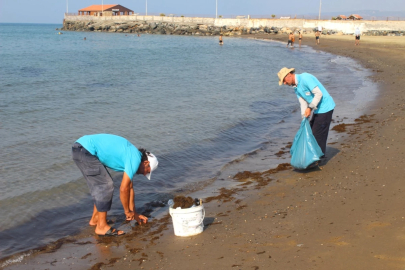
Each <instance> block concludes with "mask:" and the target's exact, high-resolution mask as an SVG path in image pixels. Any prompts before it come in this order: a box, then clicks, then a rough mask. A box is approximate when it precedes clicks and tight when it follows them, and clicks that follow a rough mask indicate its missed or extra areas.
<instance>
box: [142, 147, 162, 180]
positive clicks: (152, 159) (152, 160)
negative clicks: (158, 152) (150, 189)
mask: <svg viewBox="0 0 405 270" xmlns="http://www.w3.org/2000/svg"><path fill="white" fill-rule="evenodd" d="M146 155H147V156H148V161H149V166H150V173H148V174H147V175H145V176H146V178H148V180H150V175H151V174H152V172H153V171H154V170H156V168H157V167H158V164H159V162H158V160H157V158H156V157H155V155H154V154H152V153H150V152H146Z"/></svg>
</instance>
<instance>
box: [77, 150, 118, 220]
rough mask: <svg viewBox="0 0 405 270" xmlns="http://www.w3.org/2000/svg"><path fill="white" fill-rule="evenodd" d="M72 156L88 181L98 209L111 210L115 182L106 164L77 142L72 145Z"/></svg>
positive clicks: (102, 210)
mask: <svg viewBox="0 0 405 270" xmlns="http://www.w3.org/2000/svg"><path fill="white" fill-rule="evenodd" d="M72 158H73V161H74V162H75V163H76V165H77V167H79V169H80V171H81V172H82V174H83V176H84V178H85V179H86V181H87V185H88V187H89V189H90V194H91V196H92V197H93V200H94V204H95V205H96V208H97V211H99V212H107V211H109V210H110V209H111V203H112V197H113V191H114V184H113V181H112V178H111V176H110V174H109V172H108V171H107V169H106V168H105V166H104V165H103V164H102V163H101V162H100V160H99V159H98V158H97V157H96V156H93V155H92V154H90V152H89V151H87V150H86V149H85V148H84V147H83V146H82V145H81V144H80V143H77V142H76V143H74V144H73V146H72Z"/></svg>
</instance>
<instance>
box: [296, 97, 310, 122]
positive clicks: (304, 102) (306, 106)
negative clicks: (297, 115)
mask: <svg viewBox="0 0 405 270" xmlns="http://www.w3.org/2000/svg"><path fill="white" fill-rule="evenodd" d="M298 101H299V102H300V106H301V116H302V117H303V118H304V117H308V116H305V111H306V110H307V109H308V103H307V102H306V101H305V99H303V98H302V97H299V98H298Z"/></svg>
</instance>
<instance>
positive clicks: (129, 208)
mask: <svg viewBox="0 0 405 270" xmlns="http://www.w3.org/2000/svg"><path fill="white" fill-rule="evenodd" d="M72 157H73V160H74V162H75V163H76V165H77V167H79V169H80V171H81V172H82V174H83V176H84V178H85V179H86V182H87V185H88V187H89V189H90V193H91V196H92V197H93V201H94V208H93V215H92V217H91V219H90V222H89V224H90V225H96V229H95V232H96V234H97V235H99V236H117V235H123V234H125V233H124V232H123V231H118V230H117V229H115V228H113V227H110V226H109V225H108V224H107V211H109V210H110V209H111V203H112V197H113V191H114V185H113V179H112V177H111V176H110V174H109V172H108V171H107V169H106V167H108V168H110V169H112V170H114V171H118V172H124V174H123V176H122V181H121V186H120V199H121V203H122V206H123V208H124V211H125V215H126V218H127V220H134V219H135V220H136V221H137V222H138V223H139V224H141V223H146V222H147V221H148V218H147V217H145V216H143V215H139V214H138V213H137V212H136V209H135V193H134V189H133V184H132V180H133V177H134V175H135V174H143V175H144V176H146V178H148V180H150V176H151V173H152V171H154V170H155V169H156V168H157V166H158V160H157V158H156V157H155V156H154V155H153V154H152V153H150V152H147V151H146V150H144V149H139V150H138V149H137V148H136V147H135V146H134V145H132V144H131V143H130V142H129V141H128V140H126V139H124V138H122V137H120V136H117V135H111V134H95V135H86V136H83V137H81V138H80V139H78V140H77V141H76V142H75V143H74V144H73V146H72Z"/></svg>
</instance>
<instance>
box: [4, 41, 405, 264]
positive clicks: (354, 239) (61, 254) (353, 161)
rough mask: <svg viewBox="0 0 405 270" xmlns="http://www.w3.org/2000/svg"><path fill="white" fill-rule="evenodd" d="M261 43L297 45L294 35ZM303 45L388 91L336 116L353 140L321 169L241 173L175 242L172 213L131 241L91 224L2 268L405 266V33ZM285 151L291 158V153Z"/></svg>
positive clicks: (345, 139) (281, 168) (134, 233)
mask: <svg viewBox="0 0 405 270" xmlns="http://www.w3.org/2000/svg"><path fill="white" fill-rule="evenodd" d="M248 37H249V38H251V37H252V36H251V35H249V36H248ZM254 38H258V39H273V40H277V41H283V42H286V43H287V35H256V36H254ZM297 40H298V38H297V37H296V41H297ZM302 44H303V45H308V46H312V47H313V48H314V49H316V50H320V51H325V52H329V53H332V54H335V55H341V56H345V57H350V58H353V59H355V60H357V61H358V62H359V63H361V65H362V66H364V67H366V68H368V69H370V70H371V71H373V75H372V78H371V79H372V80H373V82H375V83H376V84H378V85H379V89H380V95H379V97H378V98H377V100H376V102H375V103H374V104H373V106H370V108H369V109H368V110H367V113H366V114H365V115H363V116H361V117H359V118H357V119H356V121H355V122H354V123H345V122H344V121H343V122H340V120H339V119H336V118H335V119H334V120H335V122H334V123H332V128H334V130H335V131H336V132H341V133H340V134H341V136H342V137H343V139H342V140H341V141H340V142H339V143H336V144H333V145H328V146H329V147H330V148H332V149H333V151H331V152H330V154H328V153H327V157H328V160H327V161H326V162H325V163H323V164H321V166H320V167H319V168H316V169H313V170H310V171H306V172H297V171H293V170H292V168H291V167H289V166H288V165H281V166H279V168H278V169H272V168H269V171H265V172H249V169H248V168H246V171H245V172H241V173H239V174H237V175H236V176H234V178H235V181H239V182H240V184H239V185H238V187H237V188H234V189H229V190H225V189H222V190H220V191H219V192H218V193H216V194H213V195H212V197H209V198H205V199H204V206H205V209H206V218H205V221H204V222H205V225H206V226H205V230H204V232H203V233H201V234H199V235H196V236H192V237H187V238H182V237H177V236H175V235H174V234H173V226H172V224H171V218H170V216H168V215H167V216H165V217H163V218H161V219H160V220H157V219H155V220H153V221H152V222H150V223H148V224H147V225H144V226H136V227H135V228H134V230H133V231H132V232H131V233H128V234H127V235H125V236H124V237H116V238H98V237H95V236H94V235H93V231H92V230H93V228H90V227H89V228H88V232H87V234H86V235H85V236H83V237H82V238H81V239H79V240H78V239H74V240H72V239H62V240H60V241H58V242H56V243H55V244H54V245H51V246H48V247H46V248H44V249H42V250H38V251H34V252H33V254H32V255H30V256H27V257H18V256H14V257H13V258H9V261H2V262H0V266H3V268H4V269H130V268H131V269H404V268H405V212H404V210H403V208H404V206H405V196H403V192H404V191H405V187H403V183H402V181H403V179H404V176H403V173H404V172H405V166H404V152H405V146H404V143H403V141H404V137H405V133H404V130H405V117H404V110H405V92H404V91H403V89H402V88H403V87H402V86H403V85H404V83H405V79H404V78H405V37H383V36H379V37H374V36H362V37H361V41H360V46H355V45H354V37H353V36H337V35H336V36H322V37H321V40H320V45H315V37H314V36H313V35H304V38H303V42H302ZM225 46H226V42H225ZM295 49H298V43H296V44H295ZM269 64H270V63H269ZM269 75H270V76H271V74H269ZM273 75H274V76H277V74H273ZM281 91H287V90H286V89H285V88H283V89H282V90H281ZM297 125H299V124H297ZM297 128H298V127H297ZM281 150H284V151H286V153H285V154H284V157H286V159H285V162H289V153H288V148H284V149H281ZM280 158H282V157H280ZM13 260H14V261H18V262H17V263H12V261H13ZM0 268H1V267H0Z"/></svg>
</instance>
